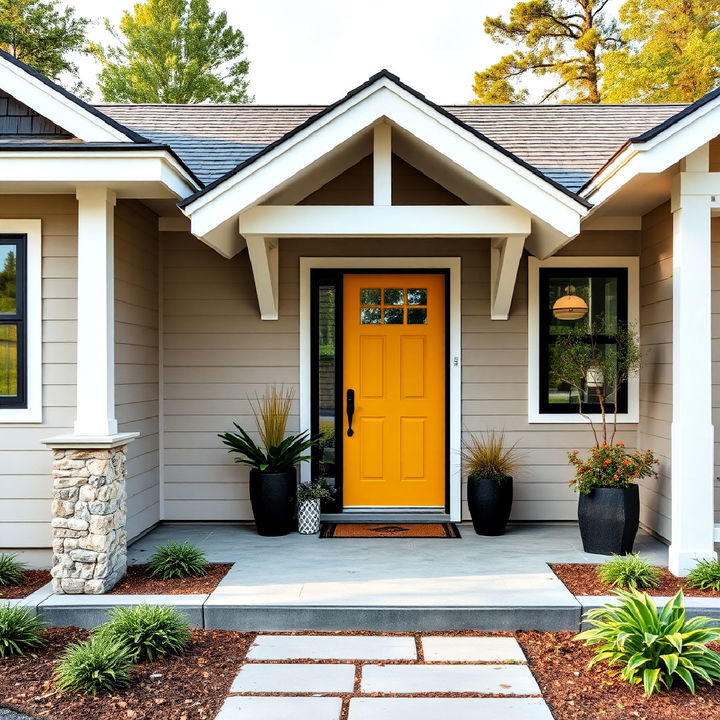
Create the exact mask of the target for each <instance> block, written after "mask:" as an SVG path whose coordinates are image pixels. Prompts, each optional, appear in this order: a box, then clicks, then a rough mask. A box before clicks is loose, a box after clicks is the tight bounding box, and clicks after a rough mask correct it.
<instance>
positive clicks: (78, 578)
mask: <svg viewBox="0 0 720 720" xmlns="http://www.w3.org/2000/svg"><path fill="white" fill-rule="evenodd" d="M126 450H127V446H126V445H120V446H118V447H112V448H97V449H69V448H56V449H54V450H53V503H52V515H53V520H52V533H53V568H52V570H51V573H52V577H53V581H52V583H53V589H54V590H55V592H56V593H67V594H86V595H99V594H101V593H104V592H107V591H108V590H111V589H112V588H113V586H114V585H115V584H116V583H117V582H118V580H120V578H122V576H123V575H124V574H125V570H126V568H127V531H126V527H125V523H126V517H127V495H126V490H125V480H126V470H125V461H126Z"/></svg>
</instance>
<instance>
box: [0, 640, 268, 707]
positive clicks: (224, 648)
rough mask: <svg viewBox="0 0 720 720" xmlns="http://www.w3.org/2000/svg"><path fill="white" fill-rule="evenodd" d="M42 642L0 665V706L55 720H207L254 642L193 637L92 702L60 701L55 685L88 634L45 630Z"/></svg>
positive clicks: (90, 699) (65, 698)
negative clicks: (61, 664) (65, 659)
mask: <svg viewBox="0 0 720 720" xmlns="http://www.w3.org/2000/svg"><path fill="white" fill-rule="evenodd" d="M42 636H43V638H44V640H45V641H46V643H47V644H46V646H45V647H44V648H42V649H41V650H40V651H37V652H32V653H28V654H27V655H25V656H22V657H12V658H0V706H7V707H9V708H12V709H14V710H18V711H19V712H24V713H27V714H29V715H32V716H34V717H39V718H46V717H47V718H53V720H79V719H80V718H92V719H93V720H212V719H213V718H214V717H215V716H216V715H217V713H218V712H219V710H220V706H221V705H222V703H223V702H224V700H225V698H226V697H227V694H228V692H229V689H230V684H231V683H232V681H233V679H234V677H235V675H236V674H237V673H238V671H239V670H240V666H241V664H242V662H243V660H244V658H245V655H246V654H247V651H248V649H249V647H250V645H251V643H252V641H253V639H254V637H255V635H254V634H253V633H239V632H231V631H227V630H195V631H193V632H192V637H191V640H190V642H189V644H188V645H187V648H186V651H185V652H184V653H183V654H182V655H173V656H169V657H165V658H160V659H158V660H155V661H154V662H149V663H143V664H142V665H136V666H134V667H133V668H132V669H131V670H130V684H129V685H128V687H127V688H125V689H123V690H120V691H117V692H113V693H109V694H102V695H98V696H97V697H93V696H91V695H82V694H80V695H60V694H58V692H57V689H56V686H55V681H54V673H55V671H56V668H57V663H58V660H59V659H60V657H61V656H62V655H63V654H64V653H65V651H66V649H67V647H68V645H69V644H71V643H77V642H82V641H84V640H87V638H88V637H89V633H88V632H87V631H86V630H80V629H78V628H49V629H48V630H45V631H44V632H43V633H42Z"/></svg>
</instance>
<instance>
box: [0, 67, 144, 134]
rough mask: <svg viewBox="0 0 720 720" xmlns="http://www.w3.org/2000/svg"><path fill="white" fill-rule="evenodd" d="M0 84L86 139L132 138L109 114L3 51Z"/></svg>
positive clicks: (43, 114)
mask: <svg viewBox="0 0 720 720" xmlns="http://www.w3.org/2000/svg"><path fill="white" fill-rule="evenodd" d="M0 88H1V89H2V90H3V91H4V92H6V93H7V94H8V95H11V96H12V97H14V98H15V99H16V100H18V101H19V102H21V103H24V104H25V105H27V106H28V107H30V108H32V109H33V110H34V111H35V112H37V113H39V114H40V115H42V116H43V117H46V118H47V119H48V120H51V121H52V122H54V123H55V124H56V125H59V126H60V127H61V128H64V129H65V130H67V131H68V132H69V133H72V134H73V135H74V136H75V137H77V138H79V139H80V140H84V141H85V142H133V138H132V137H131V136H130V135H128V134H127V133H125V132H122V130H120V129H119V128H117V127H115V126H114V124H112V122H111V121H110V119H109V118H108V119H107V120H105V119H103V116H102V114H101V113H100V112H98V113H97V114H95V113H93V112H92V111H90V110H88V109H86V108H84V107H83V106H82V105H81V104H79V103H77V102H75V101H73V100H71V99H70V98H69V97H67V96H66V95H64V94H63V93H62V92H60V91H59V90H58V89H56V88H55V87H53V83H51V82H50V81H47V82H45V81H43V80H42V79H41V78H40V76H38V75H35V74H34V73H33V72H32V71H30V69H29V68H28V69H27V70H25V69H24V68H23V66H22V65H20V64H15V63H13V62H11V61H10V60H8V59H7V58H6V57H2V56H1V55H0Z"/></svg>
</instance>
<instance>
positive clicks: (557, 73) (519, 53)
mask: <svg viewBox="0 0 720 720" xmlns="http://www.w3.org/2000/svg"><path fill="white" fill-rule="evenodd" d="M607 3H608V0H527V1H526V2H519V3H518V4H517V5H515V6H514V7H513V8H512V9H511V10H510V17H509V19H508V20H503V19H502V18H501V17H500V16H498V17H487V18H485V32H486V33H487V34H488V35H490V37H491V38H492V39H493V40H494V41H495V42H497V43H501V44H508V45H510V46H512V47H514V48H517V49H515V50H514V52H512V53H511V54H509V55H505V56H504V57H502V58H501V59H500V60H499V61H498V62H497V63H495V64H494V65H492V66H491V67H489V68H487V69H486V70H483V71H481V72H477V73H475V84H474V85H473V90H474V92H475V99H474V100H473V101H472V102H473V103H475V104H488V103H521V102H525V101H526V100H527V99H528V92H527V90H526V89H524V88H523V87H522V85H521V84H520V83H521V82H522V79H523V78H524V77H525V76H529V75H534V76H537V77H540V78H543V79H546V80H547V81H548V82H547V85H548V86H547V87H546V88H545V90H544V92H543V95H542V97H541V99H540V102H545V101H547V100H551V99H553V100H563V101H566V102H576V103H599V102H600V101H601V74H602V70H601V58H602V55H603V53H604V52H605V51H606V50H608V49H612V48H615V47H617V46H618V45H619V43H620V37H619V31H618V28H617V23H616V21H615V20H614V19H612V18H609V17H607V14H606V13H605V12H604V10H605V6H606V5H607Z"/></svg>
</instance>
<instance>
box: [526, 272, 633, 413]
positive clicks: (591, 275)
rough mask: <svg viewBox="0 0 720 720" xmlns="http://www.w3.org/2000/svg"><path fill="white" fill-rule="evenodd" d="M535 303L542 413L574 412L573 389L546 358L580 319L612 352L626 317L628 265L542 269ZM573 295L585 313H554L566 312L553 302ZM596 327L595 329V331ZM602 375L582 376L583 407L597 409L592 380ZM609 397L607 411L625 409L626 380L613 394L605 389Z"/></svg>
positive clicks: (596, 379)
mask: <svg viewBox="0 0 720 720" xmlns="http://www.w3.org/2000/svg"><path fill="white" fill-rule="evenodd" d="M539 280H540V282H539V292H540V298H539V305H538V306H539V308H540V333H539V335H540V348H539V351H540V358H539V360H540V398H539V408H540V412H541V413H552V414H560V413H576V412H577V411H578V400H579V398H578V392H577V390H576V389H574V388H572V387H571V386H569V385H567V384H564V383H557V382H555V381H554V380H553V379H552V378H551V373H550V357H551V352H552V349H551V348H552V344H553V343H554V342H556V340H557V339H558V337H561V336H562V335H563V333H564V332H567V329H568V328H569V327H576V326H577V325H578V324H581V325H582V326H583V327H585V328H587V329H588V330H589V328H590V327H594V328H595V337H596V342H597V343H598V345H599V346H600V347H601V348H604V351H605V352H607V353H614V352H616V347H617V340H616V332H617V328H618V326H622V325H627V321H628V270H627V268H541V269H540V277H539ZM568 294H572V295H576V296H577V297H578V298H580V299H582V301H584V303H586V305H587V312H585V313H584V314H580V315H578V316H576V317H571V318H567V317H558V314H559V315H561V316H562V315H565V316H566V315H567V314H566V313H561V312H559V313H558V312H554V311H553V306H554V305H555V303H556V302H557V301H558V300H560V299H561V298H562V297H563V296H566V295H568ZM598 330H599V332H598ZM597 382H602V378H595V377H591V378H586V381H585V383H584V387H583V393H582V403H583V412H586V413H599V412H600V405H599V404H598V402H597V401H596V400H595V397H596V395H595V390H594V383H597ZM605 392H606V394H607V397H608V398H609V399H610V400H611V402H610V404H609V406H608V407H607V410H608V412H614V411H615V403H617V412H618V413H625V412H627V409H628V407H627V406H628V398H627V385H625V386H623V387H622V388H620V390H619V391H618V397H617V398H614V397H612V389H611V388H606V389H605Z"/></svg>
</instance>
